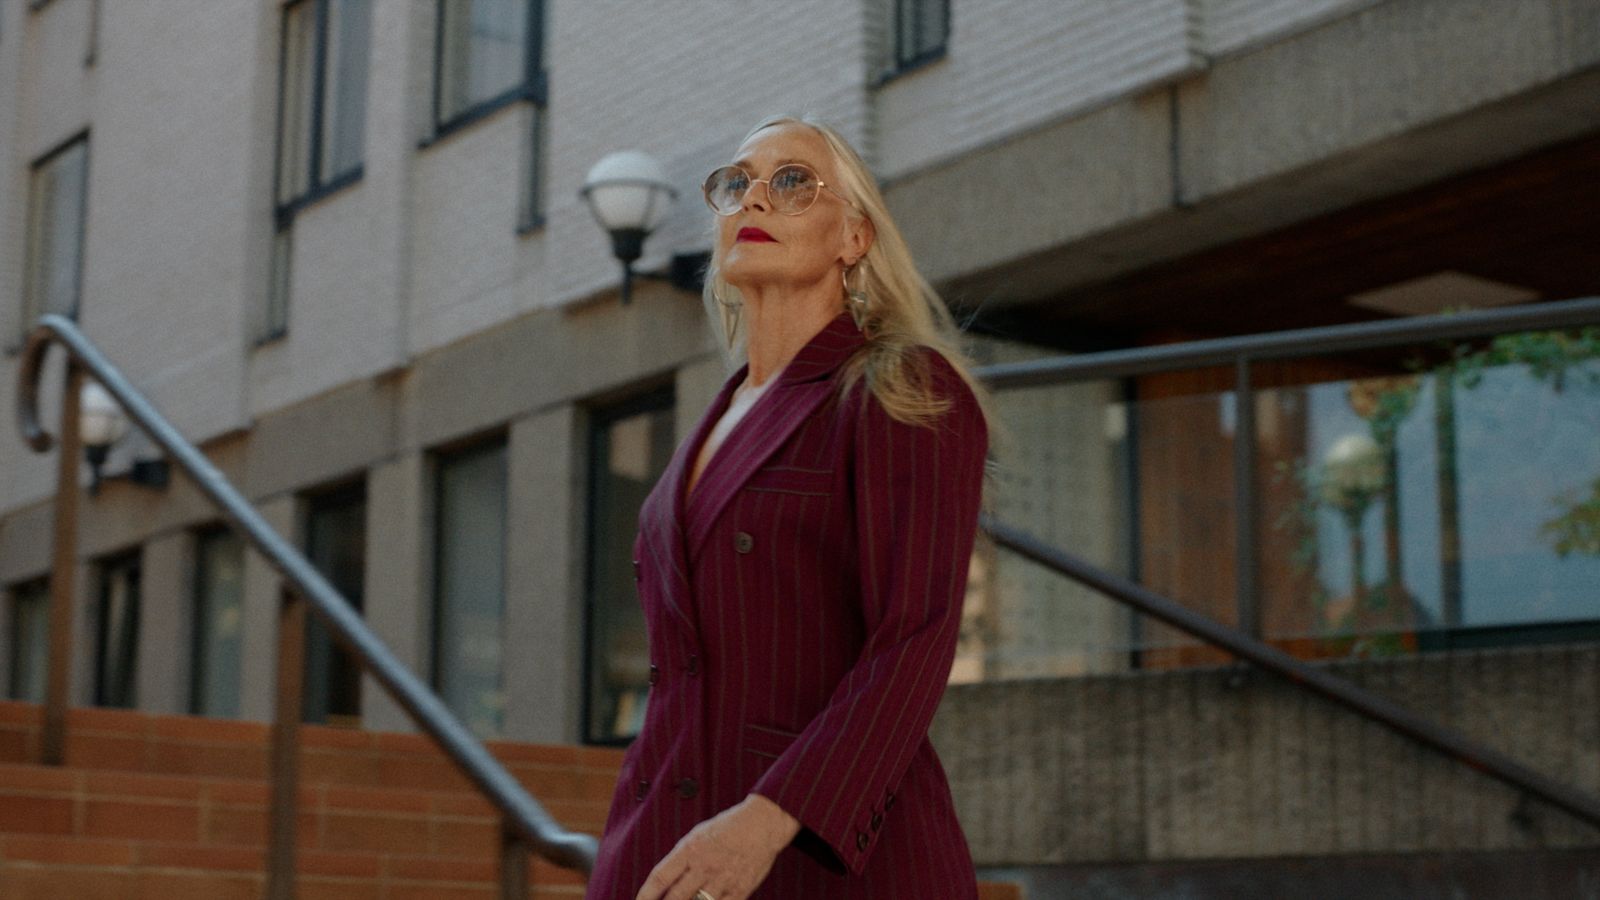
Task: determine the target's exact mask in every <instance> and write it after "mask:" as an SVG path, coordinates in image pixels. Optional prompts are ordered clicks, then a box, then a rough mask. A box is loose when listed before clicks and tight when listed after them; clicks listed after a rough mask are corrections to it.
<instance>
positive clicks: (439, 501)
mask: <svg viewBox="0 0 1600 900" xmlns="http://www.w3.org/2000/svg"><path fill="white" fill-rule="evenodd" d="M496 447H498V448H499V449H500V450H501V451H502V452H503V453H504V454H505V467H506V470H505V478H506V486H507V490H506V491H503V492H502V493H501V495H500V515H501V522H503V523H504V525H505V527H507V528H509V527H510V523H511V503H510V498H509V497H508V494H509V493H510V483H511V436H510V434H509V433H507V432H506V431H504V430H503V429H497V430H496V431H494V432H492V433H490V434H487V435H481V436H478V437H475V438H470V439H467V440H465V441H455V442H452V443H449V444H444V445H441V446H439V447H435V448H434V449H433V450H432V451H431V452H430V453H429V456H430V457H431V459H430V467H429V469H430V476H431V478H432V481H433V484H432V485H431V490H430V491H429V502H430V503H431V504H432V508H431V509H430V510H429V519H430V525H431V532H432V533H431V534H430V535H429V537H430V543H431V545H432V546H431V547H430V548H429V552H428V562H429V572H428V578H429V582H430V584H429V591H428V613H429V624H428V686H429V687H431V688H433V690H434V693H436V694H439V695H440V696H441V697H443V695H444V690H443V686H444V685H443V682H444V678H443V674H442V673H443V666H442V665H441V660H442V656H441V651H442V650H443V649H444V641H443V630H444V628H443V619H444V603H443V597H442V596H441V593H440V592H441V587H442V579H441V578H440V573H441V572H442V571H443V568H444V566H443V552H444V521H443V519H444V503H443V495H444V478H443V477H442V471H443V469H444V467H445V466H446V465H447V464H448V463H450V462H451V461H452V460H457V459H461V458H463V457H469V456H473V455H475V454H478V453H484V452H489V451H491V450H493V449H494V448H496ZM503 540H504V543H503V544H502V547H501V552H502V554H509V548H510V535H509V534H506V535H504V536H503ZM508 569H509V567H508V566H507V565H506V560H505V559H502V561H501V570H500V598H501V607H500V615H501V619H502V622H503V621H504V617H505V615H506V612H507V611H508V610H509V608H510V600H511V597H510V595H509V593H508V592H507V584H508V579H509V578H510V572H509V571H508ZM502 650H504V647H502ZM505 660H506V656H505V655H504V653H503V654H502V656H501V660H500V685H501V688H502V689H504V687H505V685H506V681H505V674H506V673H505ZM500 727H501V729H502V732H503V730H504V728H505V720H504V718H503V717H502V719H501V721H500Z"/></svg>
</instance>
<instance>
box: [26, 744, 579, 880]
mask: <svg viewBox="0 0 1600 900" xmlns="http://www.w3.org/2000/svg"><path fill="white" fill-rule="evenodd" d="M269 790H270V788H269V785H268V784H267V783H266V782H262V781H253V780H246V779H228V778H204V777H195V776H176V775H151V774H146V773H142V772H113V771H82V770H78V769H72V768H54V767H48V766H34V765H25V764H15V763H9V764H0V834H24V835H36V836H51V835H54V836H77V837H86V838H107V839H128V840H147V841H149V840H154V841H163V842H170V843H182V844H205V845H216V846H232V847H247V848H248V847H253V848H259V847H263V846H265V844H266V841H267V823H268V805H269V802H270V795H269ZM544 805H545V808H546V809H547V810H548V811H549V812H550V814H551V815H552V816H554V817H555V818H556V820H557V821H558V822H560V823H561V824H562V826H563V827H566V828H568V829H573V830H577V831H583V832H587V833H590V834H598V833H599V832H600V829H601V827H602V826H603V825H604V824H605V813H606V808H605V804H604V803H597V802H593V801H585V800H547V801H545V804H544ZM299 816H300V819H299V829H298V831H299V833H298V840H299V845H300V846H301V847H305V848H309V849H319V850H329V851H368V852H394V848H396V847H401V846H404V847H408V848H412V849H411V850H409V851H408V852H411V853H416V854H421V855H444V854H449V855H452V856H459V857H473V856H483V857H485V858H488V857H491V856H492V855H493V854H494V853H495V852H496V851H495V848H496V843H495V842H496V836H497V835H498V833H499V832H498V827H499V818H498V816H497V814H496V813H495V812H494V810H493V808H492V807H491V806H490V805H489V803H488V801H486V800H484V799H483V798H482V797H481V796H478V795H476V794H467V793H462V792H457V791H431V790H426V789H417V788H366V787H347V786H344V785H338V784H320V785H303V786H302V787H301V788H300V790H299Z"/></svg>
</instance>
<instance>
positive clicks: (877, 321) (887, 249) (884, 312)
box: [703, 115, 998, 445]
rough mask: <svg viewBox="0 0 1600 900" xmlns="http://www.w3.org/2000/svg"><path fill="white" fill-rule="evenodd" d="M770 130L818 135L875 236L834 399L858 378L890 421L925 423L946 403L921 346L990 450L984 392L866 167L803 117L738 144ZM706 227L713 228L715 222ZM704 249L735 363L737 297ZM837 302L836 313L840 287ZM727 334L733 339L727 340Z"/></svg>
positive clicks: (712, 303)
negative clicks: (963, 402) (975, 412)
mask: <svg viewBox="0 0 1600 900" xmlns="http://www.w3.org/2000/svg"><path fill="white" fill-rule="evenodd" d="M777 125H802V126H804V127H807V128H810V129H812V130H813V131H815V132H816V133H817V134H819V135H821V136H822V138H823V140H825V141H826V142H827V144H828V147H829V149H830V151H831V152H832V154H833V163H834V169H835V172H836V173H837V175H838V178H839V184H838V185H837V187H838V188H839V190H840V193H842V194H844V195H845V196H846V197H849V198H850V199H851V200H852V201H854V202H855V204H856V208H855V209H851V210H850V212H849V213H848V214H847V215H849V216H851V217H853V218H860V217H861V216H863V215H864V216H865V217H866V218H867V220H868V221H869V222H870V223H871V225H872V227H873V231H874V232H875V235H876V236H875V238H874V239H873V241H872V246H871V247H870V248H868V250H867V253H866V255H865V256H863V257H861V259H860V260H858V261H857V265H860V266H862V267H863V268H864V270H865V271H864V275H865V277H864V278H863V279H862V282H863V283H862V284H861V289H862V290H864V291H865V292H866V294H867V298H868V303H867V315H866V320H865V321H864V322H863V324H862V333H863V334H865V335H866V336H867V342H866V344H865V346H864V347H863V349H862V350H861V351H858V352H857V353H856V354H855V355H854V356H852V357H851V358H850V359H849V360H847V361H846V362H845V364H844V366H843V368H842V373H843V374H842V377H841V378H840V383H839V395H840V396H844V395H846V394H848V393H849V391H850V389H851V388H852V387H854V386H855V384H856V382H857V381H859V380H861V379H865V380H866V385H867V389H868V390H870V391H872V393H873V394H874V395H875V396H876V397H877V399H878V401H879V402H880V403H881V404H883V408H884V411H885V412H887V413H888V414H889V416H890V417H892V418H894V419H896V420H898V421H901V422H904V423H906V424H909V425H927V424H931V423H932V422H934V421H936V420H937V419H939V418H940V417H941V416H943V415H944V413H945V412H946V410H947V409H948V407H949V405H950V401H949V400H947V399H945V398H941V397H937V396H935V395H934V394H933V393H932V392H931V391H930V390H929V386H928V373H927V372H926V371H925V367H924V366H923V365H922V357H921V354H920V353H919V348H921V347H929V348H932V349H933V350H935V351H937V352H938V353H939V355H941V356H943V357H944V358H945V359H946V360H947V361H949V363H950V365H951V367H952V368H954V369H955V371H956V373H957V374H959V375H960V376H961V379H962V380H963V381H965V382H966V383H967V386H968V387H970V388H971V389H972V393H973V396H974V397H976V398H977V400H978V405H979V407H980V408H981V409H982V411H983V417H984V421H985V423H986V424H987V425H988V427H989V432H990V436H991V445H992V444H993V443H994V442H993V440H992V439H993V438H994V437H997V436H998V435H997V434H996V427H995V426H996V422H995V418H994V415H993V412H992V409H991V400H990V396H989V392H988V390H987V389H986V388H985V387H984V386H983V385H982V384H981V383H980V382H979V381H978V380H977V379H976V378H974V377H973V375H972V362H971V360H970V359H969V358H968V357H967V354H966V352H965V351H964V350H963V349H962V348H961V344H960V335H961V331H960V329H959V328H958V327H957V326H956V323H955V319H954V318H953V317H952V316H951V315H950V310H949V309H948V308H947V307H946V306H945V304H944V301H943V300H941V299H940V297H939V295H938V293H937V292H935V291H934V289H933V286H932V285H930V284H928V280H927V279H926V278H923V277H922V274H921V273H920V272H918V271H917V267H916V265H915V263H913V262H912V260H911V250H910V248H909V247H908V246H907V245H906V241H905V238H904V237H903V236H902V235H901V234H900V229H899V228H897V227H896V226H895V224H894V220H893V219H892V218H890V216H889V209H888V206H887V205H886V204H885V203H884V200H883V194H882V192H880V191H879V190H878V183H877V180H876V179H875V178H874V177H873V175H872V172H871V170H870V169H868V168H867V164H866V163H865V162H864V161H863V160H862V159H861V156H860V154H858V153H857V152H856V151H855V148H853V147H851V146H850V144H849V142H848V141H846V140H845V139H844V138H843V137H842V136H841V135H840V134H839V132H838V131H837V130H835V129H834V128H833V127H832V126H830V125H827V124H825V123H823V122H820V121H817V120H815V119H813V118H812V117H810V116H801V117H795V116H787V115H777V116H769V117H767V118H765V119H763V120H761V122H760V123H759V124H757V125H756V127H754V128H752V129H750V131H749V133H748V134H746V135H745V138H744V140H749V139H750V138H751V137H752V136H754V135H755V134H756V133H757V132H759V131H761V130H762V129H765V128H771V127H773V126H777ZM741 143H743V142H742V141H741ZM846 224H847V225H848V220H847V223H846ZM712 227H713V229H715V227H716V226H715V224H713V226H712ZM711 245H712V251H711V262H710V265H709V266H708V267H707V269H706V281H705V292H704V297H703V299H704V301H705V304H706V310H707V314H708V316H709V318H710V319H711V321H712V323H713V326H714V328H715V330H716V331H717V336H718V338H719V339H720V343H721V345H722V346H724V347H727V348H728V351H727V355H728V359H729V362H730V363H731V364H737V363H738V362H740V361H742V358H743V356H744V352H745V347H744V341H743V340H742V339H738V335H737V334H736V333H735V332H736V326H737V323H738V314H737V312H736V310H734V309H730V308H729V305H732V306H735V307H737V305H738V304H741V303H743V302H744V299H743V297H741V296H740V294H739V289H738V288H736V287H734V286H733V285H731V284H729V283H728V282H727V281H725V280H723V278H722V273H721V264H722V259H721V254H720V252H719V250H718V247H717V241H716V240H715V238H713V240H712V242H711ZM719 297H720V300H719V299H718V298H719ZM840 298H841V307H840V308H841V310H842V309H843V308H844V307H843V298H844V288H843V286H842V285H841V286H840ZM730 336H731V337H732V338H734V339H736V340H737V342H735V340H730Z"/></svg>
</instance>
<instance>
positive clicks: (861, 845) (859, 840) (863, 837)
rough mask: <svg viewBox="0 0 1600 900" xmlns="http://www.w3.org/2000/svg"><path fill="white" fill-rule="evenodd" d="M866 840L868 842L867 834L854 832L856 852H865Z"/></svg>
mask: <svg viewBox="0 0 1600 900" xmlns="http://www.w3.org/2000/svg"><path fill="white" fill-rule="evenodd" d="M868 840H870V838H868V837H867V833H866V832H865V831H858V832H856V849H857V850H865V849H867V841H868Z"/></svg>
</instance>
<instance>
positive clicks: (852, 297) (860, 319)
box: [839, 262, 869, 331]
mask: <svg viewBox="0 0 1600 900" xmlns="http://www.w3.org/2000/svg"><path fill="white" fill-rule="evenodd" d="M866 266H867V264H866V263H864V262H857V263H856V264H854V265H852V266H850V267H849V269H841V270H839V280H840V281H842V282H844V295H845V297H846V298H848V299H847V300H846V301H845V305H846V306H848V307H849V308H850V318H852V319H854V320H855V323H856V330H857V331H863V330H865V328H866V323H867V312H868V309H867V306H868V303H869V301H868V299H867V292H866V280H867V276H866V272H865V270H866ZM850 269H861V270H862V275H861V282H862V286H861V287H860V288H852V287H851V286H850Z"/></svg>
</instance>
